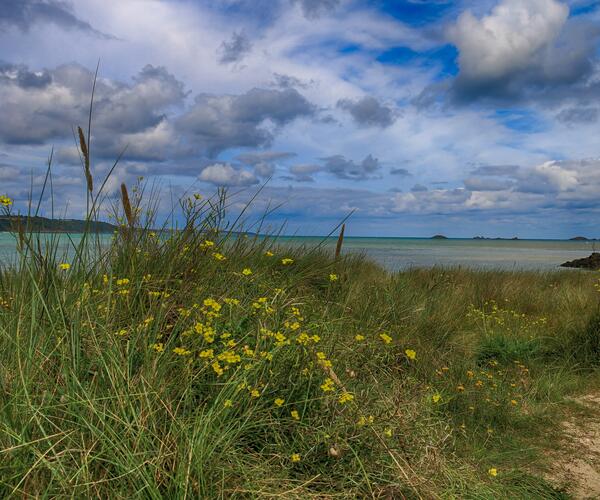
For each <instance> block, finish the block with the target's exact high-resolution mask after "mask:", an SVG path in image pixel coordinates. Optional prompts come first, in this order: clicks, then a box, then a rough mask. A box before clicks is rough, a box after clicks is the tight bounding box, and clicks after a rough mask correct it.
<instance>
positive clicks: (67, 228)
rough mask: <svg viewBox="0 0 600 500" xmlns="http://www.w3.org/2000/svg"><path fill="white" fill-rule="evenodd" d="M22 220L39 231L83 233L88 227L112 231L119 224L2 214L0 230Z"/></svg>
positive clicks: (107, 231) (30, 227)
mask: <svg viewBox="0 0 600 500" xmlns="http://www.w3.org/2000/svg"><path fill="white" fill-rule="evenodd" d="M18 219H20V220H21V224H22V225H23V226H24V227H28V228H29V229H30V230H32V231H35V232H39V233H82V232H84V231H85V229H86V227H87V228H88V229H90V230H91V231H92V232H97V233H112V232H114V231H115V230H116V229H117V226H115V225H113V224H110V223H108V222H100V221H99V222H94V221H92V222H89V223H88V222H86V221H84V220H77V219H48V218H46V217H27V216H16V215H13V216H9V217H7V216H0V232H6V231H11V230H14V228H15V225H16V224H17V222H18Z"/></svg>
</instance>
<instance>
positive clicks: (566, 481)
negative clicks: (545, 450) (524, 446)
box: [548, 394, 600, 499]
mask: <svg viewBox="0 0 600 500" xmlns="http://www.w3.org/2000/svg"><path fill="white" fill-rule="evenodd" d="M573 401H575V402H576V403H577V404H578V405H580V407H581V409H582V411H581V412H576V413H577V414H574V415H572V416H571V417H569V418H568V419H567V420H565V421H564V422H563V424H562V425H563V430H564V434H563V438H562V441H561V442H560V444H559V448H560V449H559V450H556V451H553V452H551V457H552V461H553V466H552V470H551V472H550V475H549V477H548V479H549V480H550V481H551V482H552V483H554V484H556V485H557V486H559V487H560V488H564V490H565V491H566V492H567V493H569V494H570V495H572V496H573V498H576V499H600V394H589V395H587V396H582V397H579V398H574V399H573Z"/></svg>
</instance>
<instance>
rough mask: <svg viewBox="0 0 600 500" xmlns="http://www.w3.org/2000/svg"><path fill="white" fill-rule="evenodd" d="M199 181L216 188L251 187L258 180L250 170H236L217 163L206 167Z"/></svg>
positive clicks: (227, 165)
mask: <svg viewBox="0 0 600 500" xmlns="http://www.w3.org/2000/svg"><path fill="white" fill-rule="evenodd" d="M198 179H200V180H201V181H204V182H209V183H211V184H214V185H216V186H251V185H252V184H257V183H258V179H257V178H256V176H255V175H254V174H253V173H252V172H249V171H248V170H236V169H235V168H233V167H232V166H231V165H229V164H227V163H215V164H213V165H209V166H208V167H206V168H205V169H204V170H203V171H202V173H201V174H200V175H199V176H198Z"/></svg>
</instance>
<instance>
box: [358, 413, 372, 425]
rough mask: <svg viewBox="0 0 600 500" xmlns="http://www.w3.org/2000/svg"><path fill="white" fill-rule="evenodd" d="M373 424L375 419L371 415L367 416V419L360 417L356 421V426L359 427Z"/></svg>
mask: <svg viewBox="0 0 600 500" xmlns="http://www.w3.org/2000/svg"><path fill="white" fill-rule="evenodd" d="M373 422H375V417H374V416H373V415H369V416H368V417H364V416H361V417H360V418H359V419H358V422H357V424H358V426H359V427H362V426H363V425H367V424H372V423H373Z"/></svg>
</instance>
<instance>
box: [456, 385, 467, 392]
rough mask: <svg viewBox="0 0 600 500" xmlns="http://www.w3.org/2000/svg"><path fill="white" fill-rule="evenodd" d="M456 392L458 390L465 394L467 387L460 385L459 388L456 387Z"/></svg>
mask: <svg viewBox="0 0 600 500" xmlns="http://www.w3.org/2000/svg"><path fill="white" fill-rule="evenodd" d="M456 390H457V391H458V392H463V391H464V390H465V386H464V385H462V384H460V385H458V386H457V387H456Z"/></svg>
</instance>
